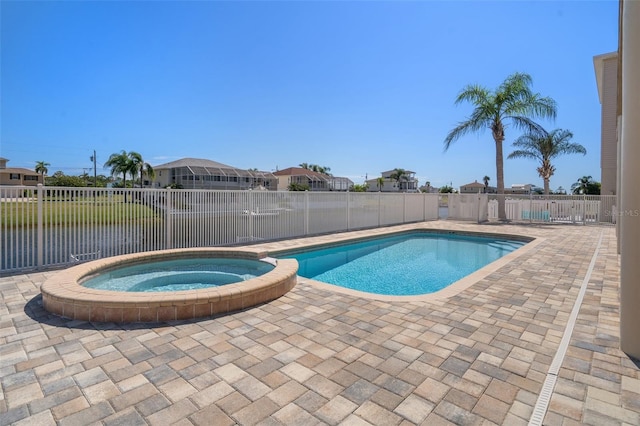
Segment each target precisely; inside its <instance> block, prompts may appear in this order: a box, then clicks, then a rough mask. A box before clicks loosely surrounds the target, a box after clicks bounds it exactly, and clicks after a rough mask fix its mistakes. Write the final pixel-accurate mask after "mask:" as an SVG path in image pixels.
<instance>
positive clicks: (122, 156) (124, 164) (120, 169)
mask: <svg viewBox="0 0 640 426" xmlns="http://www.w3.org/2000/svg"><path fill="white" fill-rule="evenodd" d="M104 166H105V167H109V168H110V169H111V175H112V176H117V175H119V174H121V173H122V186H123V187H124V188H126V187H127V174H128V173H131V169H132V167H131V159H130V158H129V154H127V151H125V150H122V152H120V153H119V154H111V155H110V156H109V159H108V160H107V161H106V162H105V163H104Z"/></svg>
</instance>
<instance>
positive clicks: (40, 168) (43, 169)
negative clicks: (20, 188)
mask: <svg viewBox="0 0 640 426" xmlns="http://www.w3.org/2000/svg"><path fill="white" fill-rule="evenodd" d="M50 165H51V164H49V163H47V162H45V161H36V167H35V169H34V171H35V172H36V173H40V174H41V175H42V182H43V183H44V175H46V174H47V172H48V171H49V169H48V168H47V167H48V166H50Z"/></svg>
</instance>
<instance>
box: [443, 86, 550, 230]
mask: <svg viewBox="0 0 640 426" xmlns="http://www.w3.org/2000/svg"><path fill="white" fill-rule="evenodd" d="M531 83H532V79H531V76H530V75H529V74H525V73H515V74H512V75H510V76H509V77H507V78H506V79H505V80H504V81H503V82H502V84H500V86H499V87H498V88H497V89H496V90H495V91H491V90H489V89H487V88H485V87H482V86H479V85H468V86H466V87H464V88H463V89H462V91H461V92H460V93H459V94H458V97H457V98H456V101H455V103H456V104H459V103H462V102H465V101H466V102H470V103H471V104H473V106H474V110H473V111H472V113H471V115H470V116H469V118H468V119H467V120H466V121H463V122H460V123H459V124H458V125H457V126H456V127H455V128H454V129H453V130H451V131H450V132H449V134H448V135H447V137H446V138H445V140H444V149H445V151H446V150H448V149H449V147H450V146H451V144H452V143H453V142H455V141H456V140H458V139H460V138H461V137H462V136H465V135H467V134H469V133H478V132H481V131H483V130H485V129H487V128H488V129H490V130H491V134H492V136H493V140H494V142H495V145H496V178H497V186H498V195H503V194H504V164H503V155H502V142H503V141H504V139H505V128H506V127H507V124H508V123H510V124H512V125H513V126H514V127H515V128H517V129H522V130H525V131H531V130H534V129H537V128H538V127H539V126H538V125H537V124H536V123H534V122H533V121H532V118H538V117H539V118H555V116H556V103H555V101H554V100H553V99H551V98H547V97H544V98H543V97H541V96H540V94H538V93H533V92H532V91H531V87H530V86H531ZM506 217H507V216H506V212H505V207H504V197H498V218H499V219H500V220H505V219H506Z"/></svg>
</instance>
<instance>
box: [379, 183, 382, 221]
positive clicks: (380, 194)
mask: <svg viewBox="0 0 640 426" xmlns="http://www.w3.org/2000/svg"><path fill="white" fill-rule="evenodd" d="M381 198H382V192H381V191H378V228H379V227H380V213H381V212H380V209H381V208H382V200H381Z"/></svg>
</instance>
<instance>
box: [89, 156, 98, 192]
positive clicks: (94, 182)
mask: <svg viewBox="0 0 640 426" xmlns="http://www.w3.org/2000/svg"><path fill="white" fill-rule="evenodd" d="M90 160H91V161H93V203H94V204H95V202H96V195H97V192H98V191H97V189H96V188H98V174H97V167H96V162H97V160H98V158H97V157H96V150H95V149H94V150H93V155H92V156H91V157H90Z"/></svg>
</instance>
